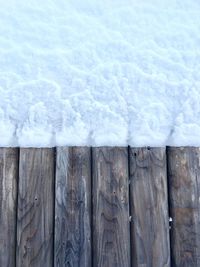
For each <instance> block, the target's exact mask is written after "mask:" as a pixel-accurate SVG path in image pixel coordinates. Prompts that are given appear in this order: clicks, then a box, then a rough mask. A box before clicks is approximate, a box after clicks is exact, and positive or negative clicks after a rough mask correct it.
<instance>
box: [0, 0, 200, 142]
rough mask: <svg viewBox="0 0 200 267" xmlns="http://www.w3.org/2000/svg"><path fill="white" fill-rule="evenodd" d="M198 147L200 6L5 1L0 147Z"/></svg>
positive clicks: (1, 5)
mask: <svg viewBox="0 0 200 267" xmlns="http://www.w3.org/2000/svg"><path fill="white" fill-rule="evenodd" d="M127 144H129V145H133V146H146V145H148V146H163V145H200V1H199V0H99V1H98V0H84V1H83V0H45V1H41V0H28V1H26V0H7V1H4V0H0V146H18V145H19V146H39V147H40V146H44V147H49V146H54V145H98V146H99V145H127Z"/></svg>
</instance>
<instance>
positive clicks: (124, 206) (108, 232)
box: [93, 147, 130, 267]
mask: <svg viewBox="0 0 200 267" xmlns="http://www.w3.org/2000/svg"><path fill="white" fill-rule="evenodd" d="M93 260H94V262H93V265H94V266H95V267H100V266H105V267H111V266H112V267H115V266H117V267H129V266H130V226H129V196H128V151H127V148H111V147H101V148H100V147H99V148H93Z"/></svg>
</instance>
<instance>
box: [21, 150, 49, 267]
mask: <svg viewBox="0 0 200 267" xmlns="http://www.w3.org/2000/svg"><path fill="white" fill-rule="evenodd" d="M53 211H54V149H49V148H38V149H36V148H22V149H20V163H19V191H18V221H17V255H16V256H17V257H16V263H17V266H18V267H33V266H34V267H40V266H41V267H42V266H43V267H45V266H46V267H51V266H53V221H54V215H53Z"/></svg>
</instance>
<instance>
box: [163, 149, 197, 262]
mask: <svg viewBox="0 0 200 267" xmlns="http://www.w3.org/2000/svg"><path fill="white" fill-rule="evenodd" d="M168 176H169V192H170V214H171V215H170V216H171V217H172V219H173V221H172V228H171V251H172V264H173V266H177V267H197V266H200V148H194V147H185V148H183V147H182V148H177V147H170V148H168Z"/></svg>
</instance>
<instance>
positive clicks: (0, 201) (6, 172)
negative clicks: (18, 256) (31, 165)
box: [0, 148, 18, 267]
mask: <svg viewBox="0 0 200 267" xmlns="http://www.w3.org/2000/svg"><path fill="white" fill-rule="evenodd" d="M17 179H18V149H16V148H0V266H3V267H14V266H15V243H16V238H15V237H16V200H17Z"/></svg>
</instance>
